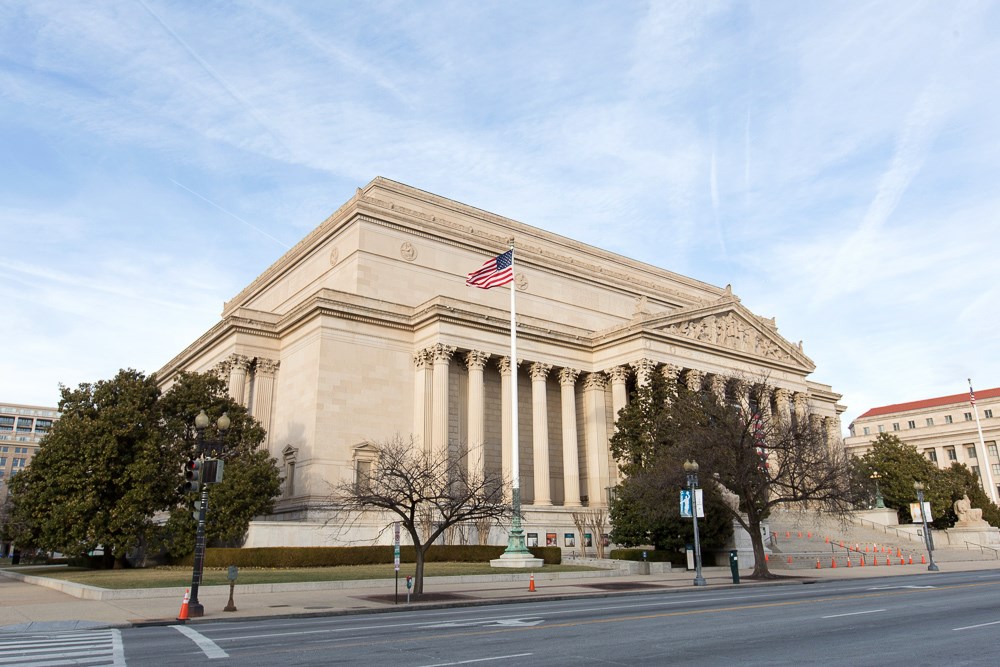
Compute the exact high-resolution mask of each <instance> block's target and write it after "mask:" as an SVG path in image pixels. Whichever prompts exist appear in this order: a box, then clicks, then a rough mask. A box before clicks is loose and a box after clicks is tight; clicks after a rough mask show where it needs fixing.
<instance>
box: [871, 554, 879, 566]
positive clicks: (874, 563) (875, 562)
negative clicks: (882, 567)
mask: <svg viewBox="0 0 1000 667" xmlns="http://www.w3.org/2000/svg"><path fill="white" fill-rule="evenodd" d="M872 565H876V566H877V565H878V556H876V555H874V554H872Z"/></svg>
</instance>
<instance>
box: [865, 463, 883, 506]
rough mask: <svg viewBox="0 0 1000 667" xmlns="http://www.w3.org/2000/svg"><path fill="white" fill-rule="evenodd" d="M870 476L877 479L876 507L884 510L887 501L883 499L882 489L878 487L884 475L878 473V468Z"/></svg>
mask: <svg viewBox="0 0 1000 667" xmlns="http://www.w3.org/2000/svg"><path fill="white" fill-rule="evenodd" d="M869 477H870V478H871V479H874V480H875V509H877V510H884V509H885V501H884V500H883V499H882V491H880V490H879V488H878V481H879V480H880V479H881V478H882V475H880V474H878V470H876V471H875V472H873V473H872V474H871V475H870V476H869Z"/></svg>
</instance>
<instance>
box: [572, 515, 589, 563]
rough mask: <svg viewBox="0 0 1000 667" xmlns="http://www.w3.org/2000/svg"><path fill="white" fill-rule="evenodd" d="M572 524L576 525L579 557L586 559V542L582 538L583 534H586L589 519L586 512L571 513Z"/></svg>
mask: <svg viewBox="0 0 1000 667" xmlns="http://www.w3.org/2000/svg"><path fill="white" fill-rule="evenodd" d="M573 523H575V524H576V530H577V531H578V532H579V533H580V543H579V544H580V557H581V558H586V557H587V540H585V539H584V538H583V536H584V533H586V532H587V527H588V526H589V524H590V517H589V516H588V515H587V513H586V512H573Z"/></svg>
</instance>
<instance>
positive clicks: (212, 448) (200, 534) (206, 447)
mask: <svg viewBox="0 0 1000 667" xmlns="http://www.w3.org/2000/svg"><path fill="white" fill-rule="evenodd" d="M210 421H211V420H209V418H208V415H206V414H205V411H204V410H202V411H201V412H199V413H198V416H197V417H195V418H194V429H195V433H196V434H197V435H196V441H195V442H196V446H197V453H198V460H199V461H200V466H199V469H200V470H201V471H202V472H204V470H205V467H204V463H205V452H206V451H207V452H209V453H215V452H217V451H220V450H221V449H222V447H223V445H224V442H225V440H224V438H223V436H224V435H225V433H226V431H227V430H229V425H230V420H229V415H228V414H226V413H223V414H222V416H221V417H219V420H218V421H217V422H216V423H215V426H216V428H217V429H218V432H219V435H218V437H215V438H207V437H205V429H206V428H208V425H209V423H210ZM212 481H215V480H212ZM200 486H201V502H200V503H199V504H198V530H197V531H196V532H195V538H194V568H193V570H192V572H191V600H190V603H189V604H188V615H189V616H190V617H191V618H198V617H200V616H204V615H205V606H204V605H203V604H201V603H200V602H198V588H199V587H200V586H201V575H202V571H203V570H204V568H205V517H206V515H207V514H208V480H207V479H201V480H200Z"/></svg>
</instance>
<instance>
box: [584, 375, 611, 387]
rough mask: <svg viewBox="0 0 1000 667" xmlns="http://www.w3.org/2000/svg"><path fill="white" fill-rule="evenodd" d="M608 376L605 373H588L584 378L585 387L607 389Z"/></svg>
mask: <svg viewBox="0 0 1000 667" xmlns="http://www.w3.org/2000/svg"><path fill="white" fill-rule="evenodd" d="M607 386H608V377H607V376H606V375H605V374H604V373H587V376H586V377H585V378H584V379H583V388H584V389H606V388H607Z"/></svg>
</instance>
